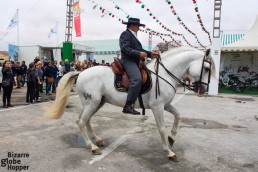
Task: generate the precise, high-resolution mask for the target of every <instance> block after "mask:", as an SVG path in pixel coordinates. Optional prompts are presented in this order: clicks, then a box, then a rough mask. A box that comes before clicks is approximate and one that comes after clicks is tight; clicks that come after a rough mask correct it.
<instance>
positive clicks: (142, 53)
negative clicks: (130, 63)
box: [140, 51, 147, 59]
mask: <svg viewBox="0 0 258 172" xmlns="http://www.w3.org/2000/svg"><path fill="white" fill-rule="evenodd" d="M140 56H141V58H143V59H145V58H147V53H145V52H143V51H141V52H140Z"/></svg>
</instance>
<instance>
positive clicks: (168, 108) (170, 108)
mask: <svg viewBox="0 0 258 172" xmlns="http://www.w3.org/2000/svg"><path fill="white" fill-rule="evenodd" d="M165 110H166V111H168V112H170V113H172V114H173V115H174V117H175V119H174V124H173V127H172V130H171V134H172V135H171V136H168V141H169V144H170V145H171V146H173V144H174V142H175V137H176V134H177V129H178V124H179V121H180V113H179V112H178V111H177V110H176V108H174V107H173V106H172V105H171V104H169V105H167V106H165Z"/></svg>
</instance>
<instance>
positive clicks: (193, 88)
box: [147, 55, 211, 99]
mask: <svg viewBox="0 0 258 172" xmlns="http://www.w3.org/2000/svg"><path fill="white" fill-rule="evenodd" d="M206 57H207V56H206V55H204V57H203V60H202V68H201V74H200V79H199V81H196V82H194V83H193V84H191V85H190V84H186V83H185V82H183V81H182V80H181V79H179V78H177V77H176V76H175V75H174V74H173V73H171V72H170V71H169V70H168V69H167V68H166V67H165V66H164V64H163V63H162V61H161V57H160V55H158V56H157V57H156V62H155V67H154V68H155V72H153V71H151V70H149V69H148V68H147V70H148V71H149V72H150V73H152V74H154V75H156V99H157V97H158V95H160V87H159V78H160V79H162V80H163V81H165V82H166V83H168V84H169V85H170V86H171V87H172V88H173V89H174V91H175V92H176V88H175V87H174V86H173V85H172V84H171V83H170V82H168V81H167V80H166V79H164V78H163V77H161V76H160V75H159V66H161V67H163V69H164V70H165V71H166V72H167V74H168V75H169V76H170V77H171V78H173V79H174V80H176V81H177V82H178V83H179V84H180V85H182V86H184V87H185V88H187V89H188V90H191V91H196V90H197V91H200V90H199V89H200V88H201V85H202V84H203V85H207V91H208V89H209V83H210V75H211V61H209V60H207V59H206ZM205 62H206V63H208V64H209V65H210V66H209V68H206V67H205V66H204V64H205ZM204 68H206V69H207V70H208V72H209V74H208V82H207V83H205V82H203V81H202V76H203V71H204Z"/></svg>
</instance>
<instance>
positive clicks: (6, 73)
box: [2, 61, 15, 108]
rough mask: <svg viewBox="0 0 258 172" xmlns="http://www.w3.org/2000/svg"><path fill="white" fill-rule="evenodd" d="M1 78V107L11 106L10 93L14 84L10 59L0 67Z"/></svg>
mask: <svg viewBox="0 0 258 172" xmlns="http://www.w3.org/2000/svg"><path fill="white" fill-rule="evenodd" d="M2 74H3V79H2V87H3V92H4V93H3V107H4V108H8V107H13V105H12V104H11V95H12V91H13V86H14V85H15V81H14V74H13V71H12V63H11V62H10V61H6V62H5V63H4V66H3V69H2Z"/></svg>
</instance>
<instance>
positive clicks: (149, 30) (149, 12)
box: [89, 0, 211, 48]
mask: <svg viewBox="0 0 258 172" xmlns="http://www.w3.org/2000/svg"><path fill="white" fill-rule="evenodd" d="M89 1H91V2H92V3H93V4H94V6H93V9H99V10H100V11H101V13H102V15H101V17H104V16H106V15H107V16H109V17H112V18H114V19H117V20H118V21H119V22H121V23H123V22H124V21H125V20H124V19H123V18H121V17H119V16H117V15H115V13H113V12H111V11H110V10H108V9H107V8H105V7H104V6H103V5H99V4H98V3H97V2H95V1H94V0H89ZM109 1H110V2H111V3H113V4H114V8H115V9H116V10H118V11H122V12H123V13H124V14H125V18H126V19H128V18H129V17H130V16H131V15H130V14H129V13H127V12H126V11H125V10H124V9H123V8H121V7H120V6H119V5H117V4H116V3H115V2H114V1H113V0H109ZM165 1H166V2H167V4H168V5H169V6H170V9H171V12H172V13H173V14H174V15H175V16H176V17H177V20H178V22H179V24H181V25H182V26H183V27H184V28H185V29H186V30H187V31H188V32H189V33H190V34H191V35H193V36H194V37H195V39H196V41H197V43H198V44H199V45H200V46H201V47H203V48H206V46H204V45H203V44H202V43H201V42H200V40H199V39H198V37H197V35H196V34H195V33H194V32H193V31H192V30H190V29H189V28H188V27H187V26H186V24H185V23H184V22H183V21H182V19H181V18H180V16H179V15H178V14H177V12H176V10H175V8H174V6H172V4H171V1H170V0H165ZM135 2H136V3H138V4H140V5H141V8H142V9H146V11H147V12H148V14H149V16H150V17H152V18H153V19H154V20H155V21H156V23H157V24H158V25H160V26H161V27H162V28H163V29H164V30H166V31H168V32H170V33H169V34H164V33H160V32H157V31H154V30H152V29H150V28H148V27H144V29H145V30H140V31H141V32H145V33H149V34H152V35H154V36H159V37H160V38H161V39H162V40H163V41H165V42H167V41H166V40H165V39H164V38H163V36H168V37H170V38H171V39H172V42H174V43H175V44H176V45H177V46H180V45H181V43H179V42H177V41H176V40H175V39H174V38H173V36H172V35H177V36H180V37H182V39H183V40H184V41H185V42H186V43H187V45H189V46H191V47H194V48H197V46H194V45H192V44H191V43H190V42H189V41H188V40H187V39H186V37H185V36H184V35H183V34H181V33H178V32H175V31H172V30H171V29H170V28H168V27H167V26H166V25H164V24H163V23H162V22H161V21H160V20H159V19H158V18H157V16H155V15H154V14H153V12H151V10H150V8H148V7H147V6H146V5H145V4H144V3H143V1H142V0H135ZM193 3H194V4H195V12H196V13H197V17H198V22H200V26H201V27H202V30H203V31H204V32H205V33H207V34H208V37H209V41H210V44H211V38H210V33H209V32H208V31H207V30H206V29H205V27H204V25H203V22H202V20H201V16H200V13H199V10H198V6H197V1H196V0H193ZM97 7H98V8H97Z"/></svg>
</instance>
